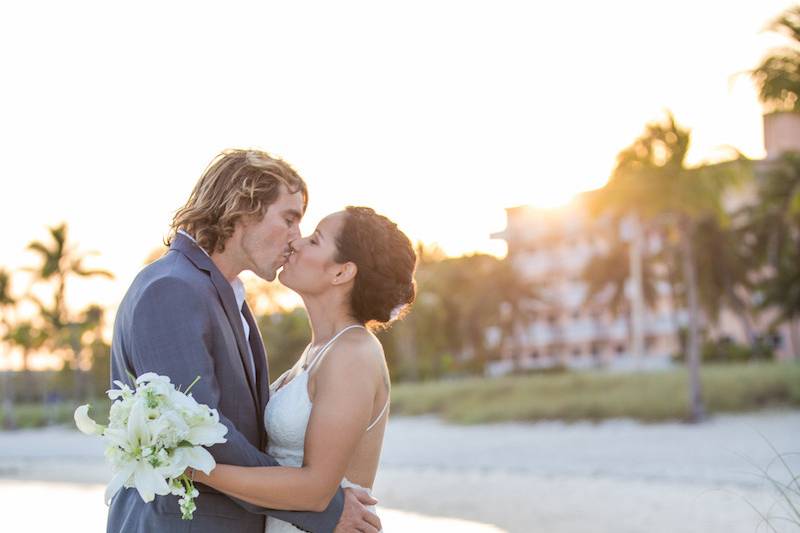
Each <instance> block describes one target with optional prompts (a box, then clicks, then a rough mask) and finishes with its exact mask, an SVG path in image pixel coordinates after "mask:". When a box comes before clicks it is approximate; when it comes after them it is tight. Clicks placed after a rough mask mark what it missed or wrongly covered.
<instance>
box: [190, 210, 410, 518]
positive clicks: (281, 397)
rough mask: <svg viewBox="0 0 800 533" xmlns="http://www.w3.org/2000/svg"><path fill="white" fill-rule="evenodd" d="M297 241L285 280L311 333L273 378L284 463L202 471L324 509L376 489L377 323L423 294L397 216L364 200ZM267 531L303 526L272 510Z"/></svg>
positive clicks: (384, 386)
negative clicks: (347, 492)
mask: <svg viewBox="0 0 800 533" xmlns="http://www.w3.org/2000/svg"><path fill="white" fill-rule="evenodd" d="M291 246H292V254H291V256H290V257H289V260H288V262H287V263H286V265H285V266H284V267H283V271H282V272H281V273H280V275H279V279H280V281H281V283H283V284H284V285H285V286H287V287H289V288H290V289H292V290H294V291H295V292H297V293H298V294H299V295H300V296H301V297H302V299H303V302H304V304H305V307H306V310H307V311H308V316H309V321H310V323H311V330H312V337H311V343H310V344H309V345H308V347H307V348H306V349H305V351H304V352H303V354H302V355H301V356H300V358H299V359H298V361H297V362H296V363H295V365H294V366H293V367H292V368H291V369H289V370H288V371H287V372H286V373H284V374H283V375H282V376H281V377H279V378H278V379H277V380H275V382H274V383H273V384H272V385H271V386H270V391H271V399H270V401H269V403H268V404H267V408H266V412H265V413H264V417H265V423H266V429H267V433H268V437H269V441H268V442H269V450H268V451H269V454H270V455H271V456H273V457H274V458H275V459H276V460H277V461H278V462H279V463H280V464H281V465H282V466H280V467H242V466H234V465H225V464H218V465H217V467H216V468H215V469H214V470H213V471H212V472H211V475H208V476H207V475H205V474H203V473H202V472H199V471H194V472H193V475H194V479H195V481H198V482H200V483H204V484H206V485H209V486H211V487H213V488H215V489H217V490H219V491H221V492H224V493H226V494H228V495H230V496H233V497H236V498H239V499H241V500H244V501H247V502H250V503H252V504H255V505H259V506H262V507H268V508H272V509H285V510H295V511H322V510H324V509H325V508H326V506H327V505H328V503H329V501H330V500H331V498H332V497H333V496H334V494H335V493H336V491H337V489H338V488H339V487H340V486H342V487H356V488H363V489H366V490H367V491H368V492H371V488H372V486H373V482H374V481H375V476H376V472H377V469H378V463H379V459H380V452H381V447H382V444H383V436H384V431H385V429H386V423H387V415H388V411H389V392H390V383H389V372H388V369H387V366H386V360H385V357H384V353H383V348H382V347H381V344H380V342H379V341H378V339H377V338H376V337H375V335H373V333H372V331H373V330H375V329H376V328H379V327H385V326H387V325H388V324H389V323H390V322H392V321H393V320H395V319H397V318H398V317H399V316H400V315H402V314H403V313H404V312H405V311H406V310H407V309H408V307H409V306H410V304H411V303H412V302H413V301H414V297H415V292H416V290H415V282H414V268H415V263H416V256H415V254H414V249H413V247H412V245H411V242H410V241H409V239H408V237H406V236H405V235H404V234H403V233H402V232H401V231H400V230H399V229H398V228H397V226H396V225H395V224H394V223H393V222H391V221H390V220H389V219H388V218H386V217H384V216H381V215H378V214H376V213H375V212H374V211H373V210H372V209H369V208H365V207H348V208H347V209H346V210H345V211H341V212H338V213H333V214H331V215H328V216H327V217H325V218H324V219H323V220H322V221H320V223H319V225H318V226H317V228H316V230H315V231H314V233H313V234H311V235H310V236H309V237H306V238H303V239H298V240H295V241H292V243H291ZM312 407H313V408H312ZM375 526H376V529H375V530H377V529H378V528H379V527H380V523H379V522H378V523H376V524H375ZM266 529H267V532H268V533H281V532H296V531H300V530H299V529H297V528H296V527H295V526H293V525H292V524H289V523H288V522H283V521H281V520H278V519H276V518H273V517H268V519H267V528H266Z"/></svg>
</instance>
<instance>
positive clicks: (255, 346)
mask: <svg viewBox="0 0 800 533" xmlns="http://www.w3.org/2000/svg"><path fill="white" fill-rule="evenodd" d="M244 315H245V319H246V320H247V321H248V324H249V325H250V338H249V339H247V340H246V339H245V338H244V328H243V327H242V320H241V316H240V314H239V310H238V309H237V307H236V300H235V296H234V294H233V288H232V287H231V285H230V283H228V281H227V280H226V279H225V278H224V277H223V275H222V273H221V272H220V271H219V269H218V268H217V267H216V265H215V264H214V262H213V261H211V259H210V258H209V257H208V256H207V255H206V254H205V253H204V252H203V250H201V249H200V248H199V247H198V246H197V245H196V244H195V243H194V242H192V240H191V239H188V238H187V237H185V236H183V235H180V234H178V235H176V236H175V239H174V241H173V243H172V246H171V247H170V250H169V251H168V252H167V253H166V254H165V255H164V257H162V258H161V259H159V260H158V261H156V262H154V263H152V264H150V265H148V266H147V267H145V268H144V269H143V270H142V271H141V272H140V273H139V275H138V276H137V277H136V279H135V280H134V281H133V283H132V284H131V286H130V288H129V289H128V292H127V293H126V294H125V297H124V298H123V300H122V303H121V304H120V306H119V310H118V311H117V316H116V320H115V322H114V337H113V340H112V344H111V379H112V380H120V381H122V382H124V383H127V382H129V381H130V378H129V377H128V373H129V372H130V373H131V374H133V375H135V376H139V375H142V374H144V373H145V372H156V373H158V374H161V375H165V376H169V377H170V379H171V380H172V383H174V384H175V385H176V386H177V385H180V386H181V387H182V388H184V389H185V388H186V387H187V386H188V385H189V384H190V383H191V382H192V381H194V379H195V377H197V376H200V381H198V382H197V384H195V385H194V387H193V388H192V395H193V396H194V397H195V398H196V399H197V401H198V402H200V403H204V404H207V405H208V406H209V407H211V408H213V409H218V410H219V414H220V421H221V422H222V423H223V424H225V426H227V428H228V433H227V435H226V436H225V437H226V439H227V442H226V443H224V444H217V445H214V446H212V447H211V448H209V451H210V452H211V454H212V455H213V456H214V459H216V461H217V462H218V463H226V464H235V465H242V466H276V465H277V464H278V463H277V461H275V459H273V458H272V457H270V456H269V455H267V454H266V453H264V452H263V451H262V450H265V449H266V442H267V435H266V431H265V429H264V408H265V407H266V405H267V401H268V400H269V374H268V371H267V359H266V353H265V350H264V344H263V342H262V341H261V337H260V335H259V331H258V328H257V326H256V324H255V321H254V320H253V316H252V314H251V313H250V310H249V308H248V307H247V305H246V304H245V306H244ZM248 350H250V352H251V353H252V355H253V361H255V367H256V368H255V376H256V382H255V383H252V382H251V381H252V380H251V378H250V376H251V375H252V373H251V370H252V368H250V366H251V365H252V363H251V361H250V358H249V357H247V354H248ZM197 488H198V490H199V491H200V496H199V497H198V498H197V510H196V511H195V513H194V519H193V520H191V521H184V520H181V513H180V510H179V508H178V501H177V498H176V497H175V496H156V499H155V500H154V501H153V502H151V503H149V504H145V503H144V502H142V499H141V498H140V497H139V494H138V493H137V492H136V490H135V489H124V488H123V489H121V490H120V491H119V492H118V493H117V495H116V496H115V497H114V498H113V500H112V501H111V508H110V510H109V513H108V524H107V531H108V533H117V532H131V533H134V532H135V533H152V532H166V531H169V532H172V531H175V532H178V531H182V532H189V531H192V532H195V533H211V532H225V533H231V532H233V531H236V532H243V533H264V524H265V518H264V516H265V515H267V514H268V515H270V516H274V517H276V518H279V519H281V520H285V521H287V522H291V523H293V524H295V525H296V526H297V527H299V528H300V529H303V530H305V531H310V532H312V533H316V532H332V531H333V530H334V529H335V528H336V524H337V522H338V521H339V517H340V516H341V513H342V508H343V504H344V497H343V494H342V491H341V490H339V491H338V492H337V494H336V496H335V497H334V498H333V500H332V501H331V503H330V505H329V506H328V508H327V509H326V510H325V511H324V512H321V513H312V512H290V511H275V510H271V509H264V508H260V507H256V506H253V505H250V504H248V503H245V502H242V501H239V500H237V499H235V498H230V497H228V496H226V495H224V494H222V493H220V492H218V491H215V490H214V489H212V488H210V487H207V486H205V485H199V484H198V485H197Z"/></svg>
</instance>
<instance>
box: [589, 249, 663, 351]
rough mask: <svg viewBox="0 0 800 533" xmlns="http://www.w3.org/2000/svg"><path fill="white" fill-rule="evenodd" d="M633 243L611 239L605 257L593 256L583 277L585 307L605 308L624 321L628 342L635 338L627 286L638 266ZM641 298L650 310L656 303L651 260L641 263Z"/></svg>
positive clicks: (653, 267) (653, 269)
mask: <svg viewBox="0 0 800 533" xmlns="http://www.w3.org/2000/svg"><path fill="white" fill-rule="evenodd" d="M632 245H633V244H632V243H630V242H626V241H624V240H622V239H620V238H619V236H618V235H616V234H611V235H610V236H609V246H608V249H607V250H606V251H605V252H604V253H600V254H597V255H595V256H593V257H592V258H591V259H590V260H589V262H588V263H587V264H586V266H585V267H584V269H583V272H582V273H581V278H582V279H583V280H584V281H585V282H586V284H587V290H586V296H585V297H584V305H590V306H593V307H598V306H600V307H603V308H604V309H607V310H608V311H609V312H610V313H611V315H612V316H614V317H615V318H618V317H624V318H625V322H626V323H627V329H628V338H629V339H632V337H633V335H634V331H633V325H632V323H631V322H632V316H631V315H632V309H631V307H632V306H631V305H630V302H629V300H628V296H627V295H626V290H625V289H626V286H627V285H628V280H630V279H632V276H631V270H632V267H634V266H635V265H634V264H633V262H632V261H631V260H630V259H631V247H632ZM642 267H643V268H642V293H643V294H642V298H643V301H644V303H645V305H646V306H647V307H649V308H652V307H654V306H655V303H656V296H657V293H656V279H657V276H656V272H655V264H654V261H653V259H652V258H650V257H647V258H644V260H643V261H642Z"/></svg>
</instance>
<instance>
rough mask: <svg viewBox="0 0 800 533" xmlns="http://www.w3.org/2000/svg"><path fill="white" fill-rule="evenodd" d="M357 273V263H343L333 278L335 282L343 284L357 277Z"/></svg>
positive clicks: (335, 283)
mask: <svg viewBox="0 0 800 533" xmlns="http://www.w3.org/2000/svg"><path fill="white" fill-rule="evenodd" d="M356 273H358V267H357V266H356V264H355V263H353V262H352V261H348V262H347V263H342V264H341V265H339V271H338V272H337V273H336V277H335V278H333V284H334V285H342V284H344V283H349V282H350V281H351V280H353V279H355V277H356Z"/></svg>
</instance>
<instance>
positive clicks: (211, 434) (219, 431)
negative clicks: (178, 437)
mask: <svg viewBox="0 0 800 533" xmlns="http://www.w3.org/2000/svg"><path fill="white" fill-rule="evenodd" d="M227 433H228V428H227V427H225V426H224V425H223V424H220V423H219V422H215V423H213V424H201V425H199V426H193V427H191V428H190V429H189V434H188V435H187V436H186V440H188V441H189V442H191V443H192V444H194V445H201V446H212V445H214V444H222V443H223V442H228V440H227V439H226V438H225V435H226V434H227Z"/></svg>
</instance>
